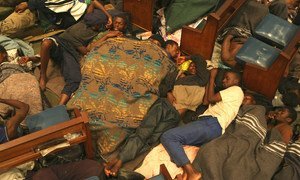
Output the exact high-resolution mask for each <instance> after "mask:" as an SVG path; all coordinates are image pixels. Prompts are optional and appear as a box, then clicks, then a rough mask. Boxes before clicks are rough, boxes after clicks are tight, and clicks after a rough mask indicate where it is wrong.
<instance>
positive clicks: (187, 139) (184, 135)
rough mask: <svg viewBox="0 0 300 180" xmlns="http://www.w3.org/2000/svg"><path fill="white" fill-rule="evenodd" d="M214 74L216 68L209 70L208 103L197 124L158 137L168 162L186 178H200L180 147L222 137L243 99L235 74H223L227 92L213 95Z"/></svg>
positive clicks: (192, 123) (200, 143)
mask: <svg viewBox="0 0 300 180" xmlns="http://www.w3.org/2000/svg"><path fill="white" fill-rule="evenodd" d="M216 75H217V69H212V70H211V74H210V81H209V85H208V90H207V93H206V94H207V100H208V101H209V102H210V103H211V104H210V106H209V108H208V109H207V110H206V111H205V112H204V114H202V115H200V116H199V117H198V120H197V121H194V122H191V123H189V124H186V125H184V126H181V127H177V128H174V129H171V130H169V131H167V132H165V133H164V134H163V135H162V137H161V143H162V144H163V146H164V147H165V148H166V150H167V151H168V153H169V155H170V157H171V159H172V160H173V161H174V162H175V164H176V165H177V166H179V167H182V168H183V171H184V173H183V177H184V178H185V179H191V180H193V179H200V178H201V174H200V173H199V172H197V171H196V169H194V167H193V166H192V164H191V162H190V161H189V159H188V158H187V156H186V154H185V152H184V150H183V147H182V146H183V145H195V146H199V145H202V144H205V143H207V142H209V141H211V140H212V139H215V138H217V137H219V136H221V135H222V134H223V133H224V132H225V129H226V128H227V126H228V125H229V124H230V123H231V121H232V120H233V119H234V118H235V116H236V115H237V113H238V110H239V108H240V106H241V104H242V101H243V98H244V93H243V91H242V89H241V88H240V87H239V84H240V81H241V77H240V75H239V74H238V73H236V72H226V73H225V75H224V79H223V87H224V88H226V89H224V90H222V91H220V92H218V93H214V83H215V78H216Z"/></svg>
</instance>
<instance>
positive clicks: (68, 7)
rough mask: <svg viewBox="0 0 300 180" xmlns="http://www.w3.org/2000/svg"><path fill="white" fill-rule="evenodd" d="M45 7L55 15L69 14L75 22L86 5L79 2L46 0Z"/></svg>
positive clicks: (75, 0)
mask: <svg viewBox="0 0 300 180" xmlns="http://www.w3.org/2000/svg"><path fill="white" fill-rule="evenodd" d="M45 6H46V7H47V8H49V9H50V10H51V11H53V12H56V13H63V12H68V11H69V12H70V14H71V15H72V16H73V17H74V19H75V20H76V21H77V20H78V19H79V18H80V17H81V16H82V15H83V14H84V12H85V10H86V9H87V4H85V3H83V2H80V1H79V0H64V1H62V0H47V1H46V2H45Z"/></svg>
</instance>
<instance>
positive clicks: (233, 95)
mask: <svg viewBox="0 0 300 180" xmlns="http://www.w3.org/2000/svg"><path fill="white" fill-rule="evenodd" d="M219 93H220V95H221V98H222V100H221V101H220V102H217V103H216V104H214V105H209V107H208V109H207V110H206V111H205V112H204V113H203V114H202V115H200V116H213V117H216V118H217V119H218V122H219V124H220V125H221V127H222V133H224V131H225V129H226V128H227V126H228V125H229V124H230V123H231V121H232V120H233V119H234V118H235V116H236V115H237V113H238V111H239V108H240V106H241V104H242V102H243V99H244V93H243V91H242V89H241V88H240V87H239V86H231V87H229V88H227V89H224V90H222V91H220V92H219ZM200 116H199V117H200Z"/></svg>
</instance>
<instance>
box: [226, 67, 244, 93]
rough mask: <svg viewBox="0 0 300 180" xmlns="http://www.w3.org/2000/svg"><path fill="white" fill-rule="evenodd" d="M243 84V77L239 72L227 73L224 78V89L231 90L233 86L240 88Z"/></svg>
mask: <svg viewBox="0 0 300 180" xmlns="http://www.w3.org/2000/svg"><path fill="white" fill-rule="evenodd" d="M240 82H241V75H240V73H238V72H235V71H227V72H226V73H225V74H224V78H223V81H222V83H223V87H224V88H225V89H226V88H229V87H231V86H238V85H240Z"/></svg>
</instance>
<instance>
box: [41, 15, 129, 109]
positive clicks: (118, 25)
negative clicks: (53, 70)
mask: <svg viewBox="0 0 300 180" xmlns="http://www.w3.org/2000/svg"><path fill="white" fill-rule="evenodd" d="M101 14H102V13H100V14H99V11H97V10H93V12H91V13H88V14H86V15H85V17H84V20H83V21H80V22H78V23H77V24H75V25H73V26H71V27H70V28H68V29H67V30H66V31H65V32H64V33H62V34H61V35H59V36H54V37H50V38H46V39H44V40H43V42H42V46H41V53H40V54H41V72H40V87H41V89H42V90H44V89H45V88H46V79H47V77H46V70H47V66H48V62H49V59H50V58H52V59H53V60H54V62H56V63H58V64H60V66H61V71H62V75H63V77H64V79H65V86H64V89H63V90H62V93H61V98H60V102H59V104H66V103H67V102H68V100H69V99H70V96H71V94H72V93H73V92H75V91H76V89H77V88H78V87H79V84H80V81H81V72H80V63H79V61H80V58H81V56H83V55H86V54H87V53H88V51H89V49H88V44H89V43H90V42H91V41H92V40H93V38H94V37H96V36H97V34H98V33H99V32H100V31H101V30H103V28H105V25H106V22H107V17H106V16H104V15H103V14H102V15H101ZM113 26H114V27H113V31H110V32H109V33H107V34H105V35H104V34H103V35H104V36H103V37H105V38H110V37H115V36H120V35H122V31H123V30H124V29H125V27H126V23H125V20H124V19H123V18H122V17H115V19H114V22H113ZM102 40H103V39H102Z"/></svg>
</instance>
